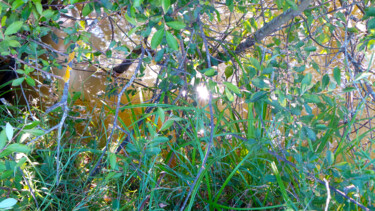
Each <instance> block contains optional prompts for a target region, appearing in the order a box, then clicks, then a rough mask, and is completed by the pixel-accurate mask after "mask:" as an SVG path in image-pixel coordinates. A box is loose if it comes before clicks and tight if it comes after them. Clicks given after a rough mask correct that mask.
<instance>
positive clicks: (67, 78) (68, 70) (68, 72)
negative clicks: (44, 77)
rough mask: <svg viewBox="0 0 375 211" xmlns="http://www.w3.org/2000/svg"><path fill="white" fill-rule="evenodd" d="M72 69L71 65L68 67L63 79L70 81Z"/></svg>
mask: <svg viewBox="0 0 375 211" xmlns="http://www.w3.org/2000/svg"><path fill="white" fill-rule="evenodd" d="M71 69H72V68H71V67H70V66H69V65H68V66H67V67H66V71H65V75H64V77H63V79H64V81H65V82H68V81H69V78H70V70H71Z"/></svg>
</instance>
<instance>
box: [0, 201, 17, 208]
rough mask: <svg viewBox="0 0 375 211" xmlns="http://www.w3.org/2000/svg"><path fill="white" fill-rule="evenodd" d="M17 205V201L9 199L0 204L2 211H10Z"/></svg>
mask: <svg viewBox="0 0 375 211" xmlns="http://www.w3.org/2000/svg"><path fill="white" fill-rule="evenodd" d="M16 204H17V200H16V199H13V198H7V199H5V200H3V201H1V202H0V209H10V208H12V207H13V206H14V205H16Z"/></svg>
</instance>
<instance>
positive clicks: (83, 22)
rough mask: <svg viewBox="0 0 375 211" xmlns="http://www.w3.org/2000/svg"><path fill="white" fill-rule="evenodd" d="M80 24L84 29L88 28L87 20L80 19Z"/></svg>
mask: <svg viewBox="0 0 375 211" xmlns="http://www.w3.org/2000/svg"><path fill="white" fill-rule="evenodd" d="M79 25H80V26H81V27H82V29H83V30H85V28H86V22H85V21H79Z"/></svg>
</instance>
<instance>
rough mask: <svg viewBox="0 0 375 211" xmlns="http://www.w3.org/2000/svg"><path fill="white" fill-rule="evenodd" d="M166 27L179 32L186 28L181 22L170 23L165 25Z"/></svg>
mask: <svg viewBox="0 0 375 211" xmlns="http://www.w3.org/2000/svg"><path fill="white" fill-rule="evenodd" d="M166 24H167V26H169V27H171V28H172V29H176V30H181V29H184V28H185V27H186V24H185V23H183V22H181V21H171V22H167V23H166Z"/></svg>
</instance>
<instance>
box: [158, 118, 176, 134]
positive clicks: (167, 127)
mask: <svg viewBox="0 0 375 211" xmlns="http://www.w3.org/2000/svg"><path fill="white" fill-rule="evenodd" d="M174 122H175V120H174V119H168V120H167V121H166V122H165V123H164V124H163V126H161V128H160V131H164V130H168V129H169V128H170V127H171V126H172V125H173V123H174Z"/></svg>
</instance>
